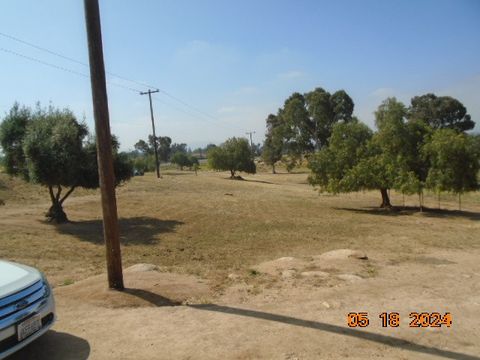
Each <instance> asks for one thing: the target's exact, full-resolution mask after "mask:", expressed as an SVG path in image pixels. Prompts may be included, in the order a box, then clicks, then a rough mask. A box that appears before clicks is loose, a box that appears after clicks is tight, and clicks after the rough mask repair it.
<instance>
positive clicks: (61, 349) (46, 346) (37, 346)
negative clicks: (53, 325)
mask: <svg viewBox="0 0 480 360" xmlns="http://www.w3.org/2000/svg"><path fill="white" fill-rule="evenodd" d="M89 356H90V344H89V343H88V341H87V340H85V339H82V338H80V337H77V336H73V335H70V334H67V333H63V332H58V331H53V330H50V331H48V332H47V333H46V334H45V335H42V336H41V337H40V338H38V339H37V340H35V341H33V342H32V343H31V344H29V345H27V346H26V347H25V348H23V349H22V350H20V351H19V352H17V353H15V354H14V355H12V356H11V357H9V358H8V359H9V360H24V359H31V360H60V359H72V360H85V359H88V357H89Z"/></svg>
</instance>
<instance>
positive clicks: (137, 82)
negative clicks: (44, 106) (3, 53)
mask: <svg viewBox="0 0 480 360" xmlns="http://www.w3.org/2000/svg"><path fill="white" fill-rule="evenodd" d="M0 36H3V37H5V38H7V39H10V40H13V41H16V42H18V43H21V44H24V45H28V46H30V47H32V48H34V49H37V50H40V51H43V52H46V53H48V54H50V55H54V56H57V57H59V58H62V59H64V60H68V61H71V62H74V63H76V64H79V65H82V66H85V67H87V68H88V67H89V65H88V64H87V63H85V62H83V61H79V60H77V59H74V58H72V57H70V56H66V55H63V54H60V53H58V52H56V51H53V50H50V49H47V48H45V47H42V46H38V45H35V44H32V43H31V42H28V41H25V40H22V39H19V38H17V37H15V36H13V35H9V34H5V33H4V32H1V31H0ZM106 73H107V74H108V75H110V76H113V77H116V78H119V79H122V80H125V81H130V82H132V83H135V84H137V85H140V86H144V87H154V86H151V85H148V84H145V83H142V82H140V81H136V80H133V79H129V78H126V77H124V76H121V75H118V74H115V73H112V72H109V71H106Z"/></svg>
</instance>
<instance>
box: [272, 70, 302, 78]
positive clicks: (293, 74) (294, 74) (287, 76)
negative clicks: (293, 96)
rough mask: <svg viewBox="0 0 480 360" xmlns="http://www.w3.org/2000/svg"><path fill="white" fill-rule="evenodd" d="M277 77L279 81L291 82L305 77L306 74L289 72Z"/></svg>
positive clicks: (295, 71)
mask: <svg viewBox="0 0 480 360" xmlns="http://www.w3.org/2000/svg"><path fill="white" fill-rule="evenodd" d="M277 76H278V78H280V79H285V80H293V79H300V78H303V77H305V76H306V74H305V73H304V72H303V71H300V70H291V71H287V72H283V73H280V74H278V75H277Z"/></svg>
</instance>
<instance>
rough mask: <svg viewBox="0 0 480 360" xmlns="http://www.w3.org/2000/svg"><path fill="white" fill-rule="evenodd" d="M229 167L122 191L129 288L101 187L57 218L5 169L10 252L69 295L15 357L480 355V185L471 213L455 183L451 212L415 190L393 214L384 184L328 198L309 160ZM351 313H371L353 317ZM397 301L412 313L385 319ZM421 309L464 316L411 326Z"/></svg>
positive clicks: (0, 230)
mask: <svg viewBox="0 0 480 360" xmlns="http://www.w3.org/2000/svg"><path fill="white" fill-rule="evenodd" d="M227 176H228V174H222V173H214V172H200V173H199V174H198V176H195V175H193V174H189V173H186V172H183V173H182V172H178V173H177V172H170V173H168V172H164V178H163V179H162V180H161V181H157V179H155V178H154V176H153V175H152V174H147V175H146V176H144V177H137V178H135V179H133V180H132V181H131V182H130V183H128V184H127V185H125V186H123V187H121V188H119V189H117V190H118V191H117V194H118V204H119V214H120V230H121V234H122V238H121V242H122V251H123V253H122V256H123V261H124V265H125V267H129V268H128V269H127V270H126V271H125V284H126V287H127V289H126V290H125V291H124V292H116V291H109V290H107V289H106V277H105V274H103V272H104V271H105V270H104V269H105V246H104V244H103V239H102V229H101V208H100V206H99V195H98V192H93V191H83V190H82V191H79V192H78V193H75V196H74V197H73V198H72V199H69V200H68V204H67V213H68V215H69V217H70V218H71V220H72V222H71V223H69V224H65V225H62V226H53V225H51V224H47V223H45V221H44V218H43V212H44V211H45V209H47V208H48V194H47V193H46V192H45V189H42V188H39V187H38V186H37V187H36V186H33V185H26V184H23V183H21V182H20V181H18V180H11V179H4V181H3V184H4V186H3V187H1V188H0V197H1V198H3V199H4V200H5V205H2V206H1V208H0V258H5V259H9V260H12V261H18V262H22V263H25V264H29V265H32V266H36V267H38V268H40V269H41V270H42V271H44V272H45V273H46V275H47V276H48V278H49V280H50V282H51V283H52V284H53V285H54V287H55V288H54V294H55V297H56V300H57V308H58V321H57V323H56V324H55V326H54V327H53V330H52V331H49V332H48V333H47V334H46V335H45V336H43V337H42V338H41V339H39V340H38V341H36V342H34V343H32V344H31V345H29V346H28V347H27V348H25V349H24V350H23V351H21V352H20V353H18V354H16V355H15V356H13V357H12V358H11V359H12V360H25V359H26V360H28V359H34V360H47V359H48V360H56V359H81V360H83V359H87V358H89V359H285V360H293V359H338V358H340V359H342V358H351V359H371V358H384V359H442V358H446V359H479V360H480V342H479V341H478V340H479V339H480V335H479V334H480V326H479V323H478V322H479V316H478V314H480V281H479V280H480V262H479V261H478V259H479V257H480V246H479V245H480V243H479V242H478V239H479V238H480V237H479V234H480V221H479V220H480V193H474V194H468V195H465V199H464V201H463V204H464V209H463V210H464V211H461V212H460V211H456V208H457V203H456V198H455V197H453V196H449V195H447V194H445V195H442V199H441V201H442V203H441V210H438V209H435V208H436V207H437V206H438V199H437V198H436V197H434V196H428V197H426V201H427V206H428V207H429V208H430V209H428V210H427V211H424V212H423V213H419V212H418V211H417V210H416V208H415V205H416V201H417V199H416V198H415V197H407V199H406V205H407V206H406V207H405V208H403V207H402V209H401V210H399V211H396V212H384V211H379V210H378V209H377V208H376V206H378V202H379V194H377V192H367V193H364V194H361V193H355V194H345V195H341V196H329V195H321V196H319V195H318V194H317V193H316V192H314V191H313V190H312V188H311V187H310V186H309V185H308V184H307V182H306V177H307V174H305V173H299V174H277V175H271V174H267V173H261V174H257V175H255V176H250V177H247V178H246V181H230V180H226V179H225V178H226V177H227ZM392 198H393V201H394V203H395V204H397V205H398V204H402V202H403V198H402V196H401V195H399V194H395V193H392ZM134 264H136V265H134ZM148 264H152V265H148ZM132 265H133V267H132ZM350 312H368V315H369V319H370V325H369V326H368V327H365V328H359V327H356V328H350V327H348V326H347V314H348V313H350ZM382 312H389V313H390V312H398V313H399V314H400V317H401V321H400V326H399V327H396V328H394V327H386V328H383V327H382V326H381V320H380V318H379V315H380V314H381V313H382ZM411 312H419V313H420V312H428V313H432V312H439V313H441V314H444V313H446V312H450V313H451V314H452V318H453V324H452V326H451V327H445V326H442V327H440V328H431V327H425V328H412V327H409V322H410V319H409V314H410V313H411Z"/></svg>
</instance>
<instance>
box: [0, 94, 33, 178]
mask: <svg viewBox="0 0 480 360" xmlns="http://www.w3.org/2000/svg"><path fill="white" fill-rule="evenodd" d="M31 115H32V114H31V110H30V109H29V108H26V107H25V106H20V104H18V103H15V104H14V105H13V106H12V108H11V109H10V111H9V113H8V115H7V116H6V117H5V118H4V119H3V121H2V124H1V125H0V146H2V149H3V152H4V154H5V158H4V161H3V163H4V166H5V170H6V172H7V173H8V174H11V175H20V176H23V177H24V178H27V176H28V174H27V173H26V167H25V154H24V152H23V147H22V140H23V138H24V137H25V133H26V131H27V125H28V123H29V121H30V119H31Z"/></svg>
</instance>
